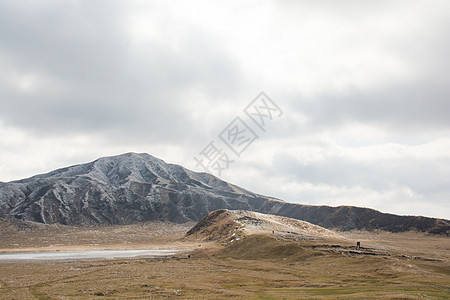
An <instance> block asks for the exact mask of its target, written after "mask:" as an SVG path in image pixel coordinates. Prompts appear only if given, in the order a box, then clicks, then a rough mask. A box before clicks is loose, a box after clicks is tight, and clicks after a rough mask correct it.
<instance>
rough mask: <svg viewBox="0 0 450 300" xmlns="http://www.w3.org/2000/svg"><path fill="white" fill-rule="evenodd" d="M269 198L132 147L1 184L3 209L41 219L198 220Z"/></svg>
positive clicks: (86, 221) (71, 221) (5, 213)
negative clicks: (94, 159)
mask: <svg viewBox="0 0 450 300" xmlns="http://www.w3.org/2000/svg"><path fill="white" fill-rule="evenodd" d="M268 199H269V198H267V197H262V196H259V195H256V194H254V193H251V192H248V191H246V190H244V189H241V188H239V187H237V186H234V185H231V184H229V183H227V182H225V181H222V180H220V179H218V178H216V177H214V176H212V175H209V174H206V173H195V172H192V171H189V170H187V169H185V168H183V167H181V166H178V165H173V164H167V163H165V162H164V161H162V160H160V159H158V158H155V157H153V156H151V155H149V154H145V153H142V154H137V153H127V154H123V155H119V156H113V157H104V158H100V159H98V160H96V161H94V162H91V163H87V164H82V165H75V166H71V167H68V168H63V169H59V170H56V171H53V172H50V173H48V174H43V175H37V176H34V177H31V178H28V179H24V180H19V181H13V182H10V183H6V184H5V183H3V184H2V185H0V215H2V216H9V217H14V218H17V219H24V220H30V221H37V222H42V223H62V224H80V225H81V224H93V223H112V224H120V223H131V222H138V221H144V220H164V221H173V222H184V221H190V220H199V219H201V218H202V217H203V216H205V215H206V214H208V213H209V212H210V211H212V210H215V209H219V208H229V209H255V208H258V207H260V206H261V204H263V203H264V202H265V201H267V200H268Z"/></svg>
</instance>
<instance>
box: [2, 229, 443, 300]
mask: <svg viewBox="0 0 450 300" xmlns="http://www.w3.org/2000/svg"><path fill="white" fill-rule="evenodd" d="M1 225H2V227H1V228H2V229H1V230H2V231H1V236H0V245H1V248H2V249H1V251H3V252H5V251H7V252H11V251H25V250H28V251H29V250H36V249H40V250H48V249H52V250H68V249H91V248H95V249H130V248H135V249H144V248H147V249H157V248H167V247H178V248H183V247H193V248H195V250H194V251H192V252H190V253H189V254H188V253H182V254H178V255H175V256H171V257H159V258H147V259H117V260H97V261H75V262H45V263H44V262H35V263H0V298H1V299H167V298H174V297H177V298H180V299H221V298H223V299H224V298H229V297H234V298H244V299H449V298H450V239H449V238H448V237H437V236H426V235H424V234H420V233H414V232H410V233H403V234H392V233H386V232H346V233H339V234H340V235H341V236H342V237H343V238H342V239H333V240H331V239H330V240H324V239H318V240H296V239H295V238H293V237H292V236H289V235H279V234H252V235H248V236H246V237H245V238H243V239H240V240H238V241H234V242H232V243H227V244H223V243H215V242H202V241H193V240H189V239H184V234H185V233H186V232H187V231H188V230H189V228H190V227H192V226H193V224H181V225H177V224H166V223H144V224H136V225H124V226H102V227H93V228H73V227H64V226H41V225H29V226H31V227H23V226H22V227H21V228H19V227H18V226H16V225H14V224H9V223H8V224H6V223H3V224H1ZM356 241H361V246H362V247H363V248H362V249H359V250H356V249H355V247H354V245H355V244H356ZM188 255H189V256H188Z"/></svg>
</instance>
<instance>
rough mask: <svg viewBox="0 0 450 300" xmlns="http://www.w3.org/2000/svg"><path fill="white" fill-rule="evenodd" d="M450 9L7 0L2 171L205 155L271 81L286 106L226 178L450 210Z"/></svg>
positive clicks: (387, 207) (0, 48)
mask: <svg viewBox="0 0 450 300" xmlns="http://www.w3.org/2000/svg"><path fill="white" fill-rule="evenodd" d="M449 11H450V5H449V4H448V3H447V2H446V1H432V2H426V1H419V0H417V1H396V2H394V3H393V2H392V1H377V2H376V3H375V2H373V1H339V2H336V1H313V2H299V1H282V2H279V1H246V2H245V3H242V1H227V2H226V4H225V3H222V4H218V3H211V2H210V1H189V2H183V1H171V2H170V3H165V2H160V1H150V2H146V1H137V0H136V1H126V2H123V1H95V2H92V1H69V2H60V1H39V2H35V1H7V0H0V37H1V38H0V65H1V66H2V72H1V73H0V136H1V139H0V181H9V180H14V179H19V178H23V177H27V176H31V175H33V174H36V173H42V172H46V171H49V170H51V169H54V168H57V167H62V166H65V165H69V164H75V163H81V162H85V161H89V160H93V159H95V158H97V157H100V156H105V155H114V154H119V153H122V152H129V151H136V152H148V153H151V154H153V155H155V156H158V157H160V158H162V159H164V160H166V161H169V162H173V163H178V164H182V165H184V166H187V167H189V168H192V169H195V170H198V171H202V169H201V168H199V167H198V166H196V163H195V161H194V160H193V156H195V155H198V153H199V152H200V151H201V150H202V149H203V148H204V147H205V146H206V145H207V144H208V143H209V142H210V141H211V140H217V139H218V138H217V136H218V134H219V133H220V132H221V131H222V130H223V129H224V128H225V127H226V126H227V125H228V124H229V123H230V122H231V121H232V120H233V119H234V118H235V117H236V116H241V117H242V118H245V115H244V114H243V109H244V108H245V107H246V106H247V105H248V103H250V102H251V101H252V100H253V99H254V98H255V97H256V95H257V94H258V93H259V92H260V91H265V92H266V93H267V94H268V95H269V96H270V97H271V98H272V99H273V100H274V101H275V102H276V103H277V104H278V105H279V106H280V107H281V108H282V109H283V111H284V114H283V116H282V117H281V118H279V119H276V120H274V121H273V122H272V124H271V126H270V128H268V130H267V131H266V132H258V135H259V139H258V140H257V141H256V142H255V143H253V144H252V145H251V147H249V148H248V149H247V150H246V151H245V153H243V155H242V156H241V157H235V162H234V163H233V164H232V165H231V166H230V169H229V170H227V171H226V172H224V173H223V174H222V175H221V176H222V177H223V178H224V179H226V180H229V181H231V182H233V183H236V184H238V185H241V186H243V187H245V188H248V189H251V190H253V191H255V192H259V193H263V194H268V195H272V196H275V197H279V198H282V199H284V200H287V201H292V202H299V203H306V204H308V203H310V204H329V205H341V204H351V205H358V206H367V207H372V208H375V209H379V210H382V211H385V212H393V213H399V214H419V215H428V216H437V217H445V218H448V219H450V205H449V204H448V199H449V198H450V182H449V180H448V178H450V152H448V149H449V148H450V121H449V120H450V118H448V116H449V114H450V101H449V96H450V83H449V78H450V74H449V73H450V71H449V70H450V60H448V53H449V52H450V32H449V31H450V18H449V14H450V13H448V12H449ZM247 121H249V120H248V119H247ZM249 122H251V121H249Z"/></svg>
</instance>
